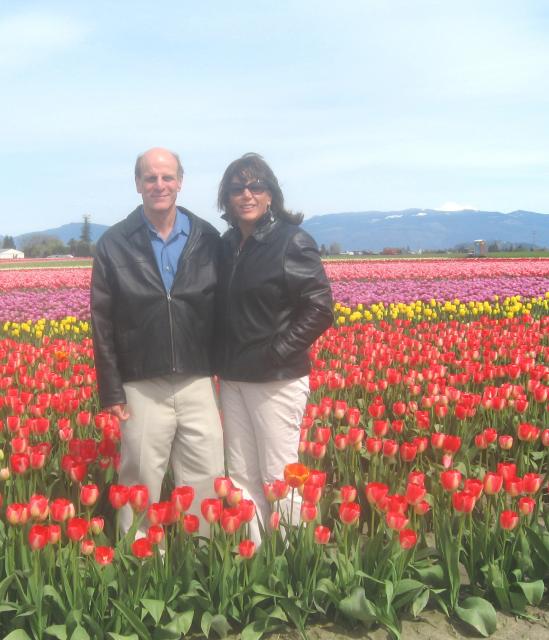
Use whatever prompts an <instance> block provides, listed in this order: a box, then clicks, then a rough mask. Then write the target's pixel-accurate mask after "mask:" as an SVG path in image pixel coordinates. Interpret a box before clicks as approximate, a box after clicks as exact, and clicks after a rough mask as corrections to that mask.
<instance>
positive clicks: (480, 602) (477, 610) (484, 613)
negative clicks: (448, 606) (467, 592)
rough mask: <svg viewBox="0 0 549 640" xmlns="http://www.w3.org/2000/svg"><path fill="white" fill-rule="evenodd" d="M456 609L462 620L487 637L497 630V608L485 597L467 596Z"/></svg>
mask: <svg viewBox="0 0 549 640" xmlns="http://www.w3.org/2000/svg"><path fill="white" fill-rule="evenodd" d="M454 611H455V613H456V615H457V616H458V618H459V619H460V620H463V622H465V623H466V624H468V625H469V626H471V627H473V629H475V630H476V631H478V632H479V633H480V634H481V635H483V636H485V637H487V636H490V635H492V633H494V631H495V630H496V626H497V625H496V610H495V609H494V607H493V606H492V605H491V604H490V603H489V602H488V600H485V599H484V598H479V597H477V596H471V597H470V598H466V599H465V600H464V601H463V602H462V603H461V605H456V607H455V609H454Z"/></svg>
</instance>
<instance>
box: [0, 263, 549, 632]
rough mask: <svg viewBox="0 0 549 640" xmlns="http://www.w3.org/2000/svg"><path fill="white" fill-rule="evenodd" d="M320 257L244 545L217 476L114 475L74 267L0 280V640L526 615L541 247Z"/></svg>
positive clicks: (544, 395)
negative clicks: (316, 326)
mask: <svg viewBox="0 0 549 640" xmlns="http://www.w3.org/2000/svg"><path fill="white" fill-rule="evenodd" d="M326 270H327V273H328V276H329V278H330V281H331V283H332V288H333V292H334V299H335V300H336V304H335V308H334V325H333V327H332V328H330V329H329V330H328V331H326V332H325V334H323V335H322V336H321V337H320V338H319V339H318V340H317V342H316V343H315V344H314V345H313V347H312V349H311V354H310V355H311V361H312V367H313V368H312V372H311V378H310V386H311V395H310V398H309V404H308V405H307V408H306V412H305V416H304V418H303V422H302V425H301V441H300V449H299V451H300V462H299V463H296V464H292V465H288V466H287V467H286V469H285V474H284V478H280V479H278V480H276V481H274V482H273V483H270V484H268V485H265V495H266V497H267V499H268V500H269V501H270V502H271V504H272V515H271V518H270V521H269V523H268V526H266V528H265V531H264V535H263V541H262V544H261V545H258V546H256V545H255V544H254V543H253V542H252V541H251V540H250V539H249V536H248V523H249V522H250V521H251V519H252V518H253V517H254V513H255V505H254V504H253V503H252V502H251V501H249V500H247V499H246V498H245V497H244V496H243V495H242V491H241V490H240V489H239V488H238V487H236V486H234V485H233V484H232V482H231V481H230V479H229V478H218V479H216V481H215V483H214V484H213V486H212V495H211V498H210V499H207V500H205V501H203V502H202V504H196V501H195V500H194V491H193V488H192V487H173V486H171V484H170V479H169V478H168V479H167V481H166V483H165V487H164V493H163V495H162V497H161V502H158V503H153V504H151V503H150V501H149V498H148V492H147V490H146V487H143V486H132V487H125V486H121V485H119V484H118V482H117V475H116V470H117V465H118V456H119V453H118V451H119V439H120V429H119V425H118V423H117V422H116V419H115V418H113V417H112V416H110V415H108V414H105V413H102V412H101V410H100V408H99V406H98V399H97V394H96V388H95V370H94V363H93V349H92V335H91V330H90V324H89V283H90V273H91V271H90V269H89V268H65V267H63V268H58V269H56V268H37V269H18V268H17V265H15V264H14V268H13V269H6V270H0V439H1V445H0V499H1V510H0V632H1V633H0V637H2V638H6V639H9V640H26V639H28V638H32V639H40V638H58V639H59V640H69V639H73V640H81V639H87V638H93V639H103V638H104V639H112V640H122V639H137V638H139V639H141V638H146V639H158V640H161V639H169V638H174V639H176V638H181V637H182V636H185V635H187V634H189V635H192V634H195V636H196V634H200V635H204V636H207V637H209V636H216V637H223V636H225V635H227V634H228V633H229V632H236V633H240V634H241V636H242V638H244V639H245V640H246V639H247V640H253V639H256V638H260V637H261V636H262V635H263V634H265V633H269V632H273V631H277V630H280V629H283V628H285V627H288V625H289V626H293V627H295V628H296V629H297V630H298V631H299V632H300V633H301V634H302V635H305V634H306V629H307V627H308V626H309V625H311V624H316V623H319V622H326V621H334V622H336V623H338V624H339V625H343V626H347V627H349V628H362V629H364V630H368V629H370V628H374V627H382V628H384V629H385V630H386V631H387V632H388V633H389V634H390V636H391V637H394V638H399V637H400V636H401V621H402V619H403V618H407V619H411V618H414V617H417V616H419V615H420V614H421V612H422V611H423V610H424V609H426V608H432V607H436V608H438V609H440V610H441V611H442V612H443V613H444V614H445V615H447V616H448V617H449V618H450V619H452V620H459V621H460V622H461V623H464V624H465V625H467V628H469V629H470V630H471V633H472V634H475V635H477V636H478V634H480V635H482V636H489V635H491V634H492V633H493V632H494V631H495V630H496V610H499V611H504V612H508V613H510V614H513V615H516V616H523V617H528V616H531V615H532V607H539V606H542V607H543V606H547V601H548V593H547V587H548V586H549V488H548V481H549V364H548V363H549V260H548V259H543V258H541V259H484V260H475V259H463V260H431V259H428V260H394V261H393V260H383V261H381V260H380V261H376V260H367V261H366V260H364V261H360V260H356V261H355V260H347V261H341V262H338V261H331V262H327V263H326ZM125 505H130V506H131V508H132V509H133V512H134V525H133V526H132V529H131V530H130V531H129V532H128V533H127V534H126V535H123V534H122V532H121V531H120V529H119V526H118V513H119V509H120V508H122V507H123V506H125ZM298 512H299V513H300V515H299V517H297V515H296V514H297V513H298ZM145 523H146V524H145ZM201 525H202V527H201V530H203V528H204V526H206V527H207V530H209V536H200V535H199V533H198V532H199V527H200V526H201ZM142 530H143V531H144V533H141V531H142Z"/></svg>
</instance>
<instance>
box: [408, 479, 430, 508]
mask: <svg viewBox="0 0 549 640" xmlns="http://www.w3.org/2000/svg"><path fill="white" fill-rule="evenodd" d="M426 493H427V490H426V489H425V487H423V486H421V485H418V484H414V483H413V482H408V484H407V486H406V500H407V502H408V504H411V505H416V504H418V503H419V502H421V501H422V500H423V499H424V498H425V495H426Z"/></svg>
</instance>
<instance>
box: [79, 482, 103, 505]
mask: <svg viewBox="0 0 549 640" xmlns="http://www.w3.org/2000/svg"><path fill="white" fill-rule="evenodd" d="M97 498H99V487H98V486H97V485H96V484H85V485H83V486H82V487H80V502H81V503H82V504H83V505H84V506H85V507H91V506H93V505H94V504H95V503H96V502H97Z"/></svg>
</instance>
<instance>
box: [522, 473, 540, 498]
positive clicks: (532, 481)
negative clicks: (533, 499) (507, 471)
mask: <svg viewBox="0 0 549 640" xmlns="http://www.w3.org/2000/svg"><path fill="white" fill-rule="evenodd" d="M541 481H542V476H541V475H540V474H539V473H525V474H524V476H523V478H522V490H523V491H524V493H531V494H533V493H537V492H538V491H539V490H540V488H541Z"/></svg>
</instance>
